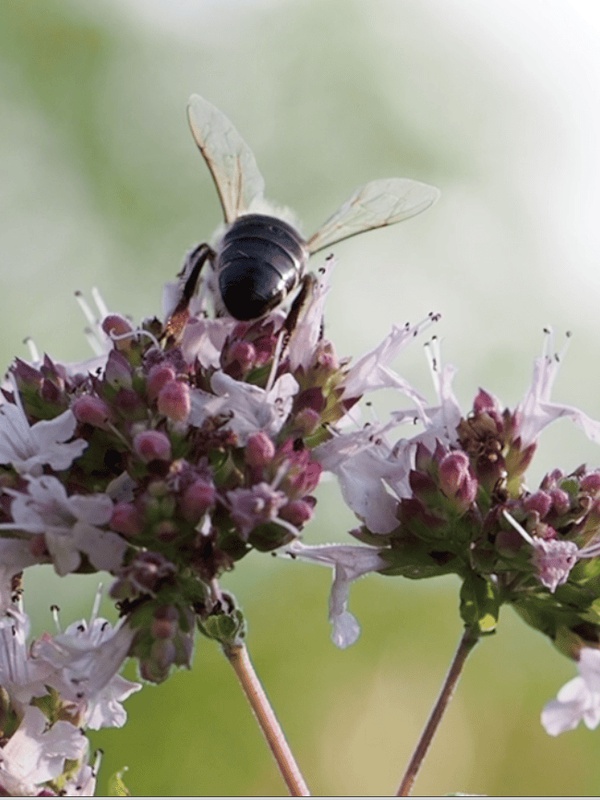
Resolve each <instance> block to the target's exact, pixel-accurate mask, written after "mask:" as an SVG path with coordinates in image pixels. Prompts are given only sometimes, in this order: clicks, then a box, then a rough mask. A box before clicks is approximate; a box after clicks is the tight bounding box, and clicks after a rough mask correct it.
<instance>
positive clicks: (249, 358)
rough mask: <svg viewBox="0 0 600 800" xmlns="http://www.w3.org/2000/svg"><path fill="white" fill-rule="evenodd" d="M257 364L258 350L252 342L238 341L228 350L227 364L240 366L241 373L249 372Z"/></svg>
mask: <svg viewBox="0 0 600 800" xmlns="http://www.w3.org/2000/svg"><path fill="white" fill-rule="evenodd" d="M255 362H256V348H255V347H254V345H253V344H251V343H250V342H243V341H236V342H234V343H233V344H232V345H231V347H229V348H228V350H227V363H228V364H237V365H239V368H240V371H241V372H247V371H248V370H249V369H251V368H252V367H253V366H254V363H255Z"/></svg>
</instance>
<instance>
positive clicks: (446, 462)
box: [439, 451, 478, 507]
mask: <svg viewBox="0 0 600 800" xmlns="http://www.w3.org/2000/svg"><path fill="white" fill-rule="evenodd" d="M439 476H440V488H441V489H442V491H443V492H444V494H445V495H446V497H450V498H455V499H456V500H458V501H459V502H460V504H461V505H462V506H464V507H468V506H470V505H471V504H472V503H473V502H474V501H475V498H476V497H477V489H478V483H477V478H476V477H475V476H474V475H473V473H472V471H471V466H470V464H469V458H468V456H467V454H466V453H463V452H462V451H458V452H455V453H449V454H448V455H446V456H444V458H443V459H442V461H441V462H440V465H439Z"/></svg>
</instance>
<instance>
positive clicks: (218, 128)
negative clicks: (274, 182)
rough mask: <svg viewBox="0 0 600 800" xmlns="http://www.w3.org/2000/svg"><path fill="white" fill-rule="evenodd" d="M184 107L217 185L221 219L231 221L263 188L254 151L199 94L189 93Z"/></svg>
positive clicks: (260, 194)
mask: <svg viewBox="0 0 600 800" xmlns="http://www.w3.org/2000/svg"><path fill="white" fill-rule="evenodd" d="M187 111H188V120H189V123H190V128H191V130H192V136H193V137H194V140H195V141H196V144H197V145H198V148H199V150H200V152H201V153H202V155H203V157H204V160H205V161H206V163H207V165H208V168H209V170H210V172H211V174H212V176H213V180H214V182H215V186H216V187H217V192H218V193H219V199H220V200H221V205H222V206H223V214H224V216H225V221H226V222H233V221H234V220H235V219H237V218H238V217H239V216H240V214H242V213H243V212H244V211H247V209H248V208H249V206H250V204H251V203H252V201H253V200H255V199H257V198H259V197H262V195H263V192H264V189H265V182H264V180H263V177H262V175H261V174H260V172H259V170H258V167H257V165H256V159H255V158H254V153H253V152H252V150H251V149H250V148H249V147H248V145H247V144H246V142H245V141H244V140H243V139H242V137H241V136H240V134H239V133H238V132H237V130H236V129H235V128H234V127H233V125H232V124H231V122H230V121H229V120H228V119H227V117H226V116H225V114H223V113H221V112H220V111H219V109H218V108H215V106H213V105H212V104H211V103H209V102H208V101H207V100H204V98H203V97H200V96H199V95H197V94H193V95H192V96H191V97H190V100H189V103H188V108H187Z"/></svg>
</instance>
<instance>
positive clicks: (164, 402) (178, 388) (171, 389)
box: [157, 381, 191, 422]
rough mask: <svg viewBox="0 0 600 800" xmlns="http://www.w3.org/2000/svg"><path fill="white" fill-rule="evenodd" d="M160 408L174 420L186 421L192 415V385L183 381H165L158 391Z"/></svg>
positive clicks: (161, 411) (166, 415)
mask: <svg viewBox="0 0 600 800" xmlns="http://www.w3.org/2000/svg"><path fill="white" fill-rule="evenodd" d="M157 406H158V410H159V411H160V413H161V414H164V415H165V417H168V418H169V419H172V420H173V422H185V421H186V419H187V418H188V417H189V415H190V409H191V400H190V387H189V386H188V384H187V383H183V382H182V381H169V382H168V383H165V385H164V386H163V387H162V389H161V390H160V392H159V393H158V400H157Z"/></svg>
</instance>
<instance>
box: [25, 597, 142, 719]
mask: <svg viewBox="0 0 600 800" xmlns="http://www.w3.org/2000/svg"><path fill="white" fill-rule="evenodd" d="M134 635H135V632H134V631H133V629H132V628H130V627H129V626H128V625H127V624H121V625H117V626H116V627H115V628H113V627H112V625H111V624H110V623H109V622H108V621H107V620H105V619H103V618H102V617H97V616H96V609H95V610H94V613H93V614H92V618H91V620H90V622H89V623H88V622H86V621H85V620H80V621H79V622H76V623H73V624H72V625H69V627H68V628H67V629H66V630H65V631H64V633H59V634H57V635H56V636H43V637H41V638H40V639H38V640H37V641H36V642H35V643H34V645H33V649H32V655H33V657H34V658H35V659H36V660H39V661H41V662H43V663H44V664H46V665H48V666H49V667H50V668H51V675H50V677H49V678H48V679H47V680H48V684H49V685H50V686H52V687H53V688H54V689H56V690H57V691H58V692H59V694H60V695H61V697H63V698H64V699H66V700H69V701H71V702H73V703H74V704H76V706H77V707H78V708H79V711H80V715H81V720H82V724H84V725H85V726H86V727H88V728H91V729H93V730H98V729H100V728H107V727H111V728H120V727H122V726H123V725H124V724H125V721H126V719H127V714H126V713H125V710H124V709H123V707H122V705H121V704H122V703H123V701H124V700H126V699H127V698H128V697H129V696H130V695H131V694H133V693H134V692H137V691H139V690H140V689H141V688H142V687H141V685H140V684H139V683H133V682H132V681H128V680H126V679H125V678H123V677H121V675H119V671H120V669H121V667H122V665H123V663H124V661H125V659H126V658H127V656H128V653H129V648H130V647H131V643H132V641H133V637H134Z"/></svg>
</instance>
